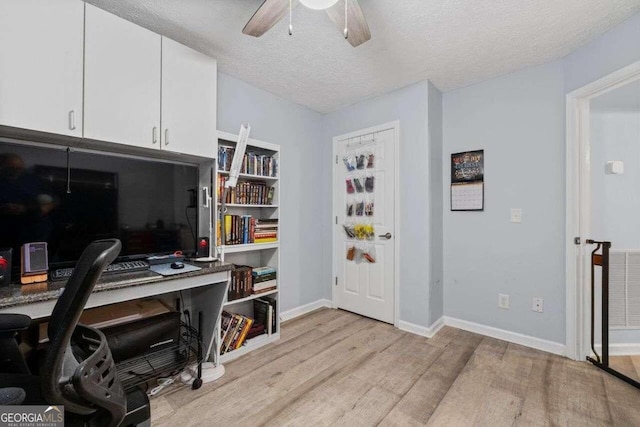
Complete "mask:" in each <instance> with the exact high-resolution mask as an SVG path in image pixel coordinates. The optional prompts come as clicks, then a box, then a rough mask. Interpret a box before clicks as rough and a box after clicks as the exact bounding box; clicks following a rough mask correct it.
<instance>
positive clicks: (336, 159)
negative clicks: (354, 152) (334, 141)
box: [336, 156, 338, 165]
mask: <svg viewBox="0 0 640 427" xmlns="http://www.w3.org/2000/svg"><path fill="white" fill-rule="evenodd" d="M337 164H338V156H336V165H337Z"/></svg>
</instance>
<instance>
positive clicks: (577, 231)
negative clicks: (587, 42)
mask: <svg viewBox="0 0 640 427" xmlns="http://www.w3.org/2000/svg"><path fill="white" fill-rule="evenodd" d="M566 161H567V227H566V230H567V236H566V240H567V250H566V255H567V257H566V262H567V265H566V276H567V355H568V356H569V357H571V358H573V359H576V360H585V359H586V358H587V357H591V358H597V357H600V356H601V355H602V354H603V353H606V354H607V355H608V356H610V357H608V362H609V363H608V364H609V365H610V366H611V368H612V369H614V370H616V371H618V372H624V375H626V376H628V377H629V378H632V379H633V380H635V381H640V227H639V226H638V224H637V218H638V217H640V192H639V191H638V190H637V189H638V188H640V62H638V63H636V64H632V65H630V66H628V67H625V68H624V69H622V70H619V71H617V72H615V73H612V74H610V75H608V76H606V77H604V78H602V79H600V80H598V81H596V82H593V83H591V84H589V85H587V86H585V87H583V88H581V89H578V90H577V91H575V92H572V93H571V94H569V95H568V96H567V159H566ZM636 230H637V231H636ZM589 239H592V240H595V241H601V242H611V249H610V251H609V262H608V263H607V264H608V266H607V267H608V270H609V274H608V277H607V278H608V279H609V280H608V282H609V287H608V289H606V290H607V292H606V296H604V297H603V295H604V294H603V293H602V285H601V284H602V283H603V282H604V280H603V279H604V277H603V275H602V269H600V268H595V269H594V271H593V278H594V280H593V283H594V293H593V295H594V298H593V299H592V297H591V295H592V292H591V286H592V284H591V281H592V259H593V258H592V251H593V250H594V249H596V247H595V246H593V245H590V244H588V243H587V240H589ZM597 259H599V258H597ZM597 265H598V264H597ZM599 266H601V265H599ZM607 300H608V301H607ZM605 305H606V308H607V310H606V311H605V310H603V306H605ZM592 308H593V309H592ZM592 311H593V313H595V315H594V319H593V327H592V317H591V316H592ZM603 313H606V314H604V316H606V319H605V317H603ZM603 320H606V321H603ZM603 328H607V330H606V331H604V330H603ZM603 332H604V334H603ZM592 333H593V336H594V345H593V348H592V346H591V341H592V338H591V335H592ZM601 337H605V339H604V344H605V346H606V347H607V348H606V349H605V348H603V340H602V339H601ZM607 341H608V345H607ZM596 355H597V356H596ZM636 366H637V368H636Z"/></svg>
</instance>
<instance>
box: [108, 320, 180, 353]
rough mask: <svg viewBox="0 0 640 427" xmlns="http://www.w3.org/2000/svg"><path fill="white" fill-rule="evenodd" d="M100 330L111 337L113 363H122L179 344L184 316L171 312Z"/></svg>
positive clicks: (109, 339)
mask: <svg viewBox="0 0 640 427" xmlns="http://www.w3.org/2000/svg"><path fill="white" fill-rule="evenodd" d="M100 330H101V331H102V333H104V335H105V336H106V337H107V342H108V343H109V349H110V350H111V355H112V356H113V360H114V361H115V362H116V363H118V362H122V361H123V360H127V359H132V358H134V357H139V356H142V355H144V354H147V353H152V352H155V351H158V350H162V349H165V348H169V347H173V346H176V345H178V342H179V341H178V340H179V339H180V313H178V312H177V311H170V312H167V313H164V314H159V315H157V316H153V317H148V318H146V319H140V320H136V321H134V322H131V323H127V324H124V325H118V326H112V327H108V328H101V329H100Z"/></svg>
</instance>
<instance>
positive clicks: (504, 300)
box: [498, 294, 509, 310]
mask: <svg viewBox="0 0 640 427" xmlns="http://www.w3.org/2000/svg"><path fill="white" fill-rule="evenodd" d="M498 307H499V308H502V309H504V310H509V295H507V294H498Z"/></svg>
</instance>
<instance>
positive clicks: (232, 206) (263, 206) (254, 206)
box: [218, 203, 278, 209]
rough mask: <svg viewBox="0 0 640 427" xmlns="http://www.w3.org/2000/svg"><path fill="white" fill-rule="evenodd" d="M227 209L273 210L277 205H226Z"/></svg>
mask: <svg viewBox="0 0 640 427" xmlns="http://www.w3.org/2000/svg"><path fill="white" fill-rule="evenodd" d="M218 206H222V203H218ZM225 206H226V207H228V208H252V209H254V208H271V209H275V208H277V207H278V205H244V204H242V203H227V204H226V205H225Z"/></svg>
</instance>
